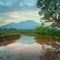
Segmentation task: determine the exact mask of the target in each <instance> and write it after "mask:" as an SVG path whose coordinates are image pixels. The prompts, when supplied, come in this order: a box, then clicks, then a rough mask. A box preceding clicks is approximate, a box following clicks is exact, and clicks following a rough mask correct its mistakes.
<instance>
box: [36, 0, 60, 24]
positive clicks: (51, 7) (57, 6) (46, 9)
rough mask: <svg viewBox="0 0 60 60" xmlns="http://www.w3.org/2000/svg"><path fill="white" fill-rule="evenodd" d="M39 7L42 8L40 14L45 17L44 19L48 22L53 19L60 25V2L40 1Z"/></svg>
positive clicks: (59, 0)
mask: <svg viewBox="0 0 60 60" xmlns="http://www.w3.org/2000/svg"><path fill="white" fill-rule="evenodd" d="M37 7H38V8H40V12H39V14H43V15H44V17H43V18H45V19H48V20H49V19H50V18H52V20H54V21H55V22H57V23H60V0H38V1H37ZM57 15H58V16H57ZM57 17H58V18H57Z"/></svg>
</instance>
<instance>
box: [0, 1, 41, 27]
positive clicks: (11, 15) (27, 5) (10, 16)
mask: <svg viewBox="0 0 60 60" xmlns="http://www.w3.org/2000/svg"><path fill="white" fill-rule="evenodd" d="M36 4H37V0H0V26H1V25H5V24H9V23H12V22H21V21H25V20H33V21H36V22H40V20H39V19H40V16H39V15H38V11H39V9H38V8H37V7H36Z"/></svg>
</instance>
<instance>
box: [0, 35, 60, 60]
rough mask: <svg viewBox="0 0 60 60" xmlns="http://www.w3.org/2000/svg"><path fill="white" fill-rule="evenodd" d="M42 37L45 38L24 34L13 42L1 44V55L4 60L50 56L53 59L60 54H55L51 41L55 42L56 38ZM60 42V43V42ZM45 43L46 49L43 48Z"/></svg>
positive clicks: (41, 58) (38, 58) (42, 58)
mask: <svg viewBox="0 0 60 60" xmlns="http://www.w3.org/2000/svg"><path fill="white" fill-rule="evenodd" d="M42 39H43V38H40V37H39V38H37V37H36V38H35V37H34V36H25V35H22V36H21V37H20V38H19V39H18V40H16V41H14V42H13V43H11V44H9V45H7V46H1V47H0V57H2V58H3V60H49V58H51V59H50V60H52V59H53V58H54V59H56V58H57V57H56V58H55V56H56V55H58V56H60V55H59V54H58V53H59V52H57V54H55V53H56V52H55V51H56V50H55V47H53V46H52V43H51V42H55V41H54V40H53V41H52V40H51V39H50V40H48V39H47V40H46V38H45V39H44V40H42ZM58 43H59V44H60V42H58ZM59 44H58V45H59ZM43 45H44V49H43V48H42V46H43ZM53 45H54V44H53ZM57 49H58V48H57ZM47 57H49V58H47ZM54 59H53V60H54ZM57 59H58V58H57Z"/></svg>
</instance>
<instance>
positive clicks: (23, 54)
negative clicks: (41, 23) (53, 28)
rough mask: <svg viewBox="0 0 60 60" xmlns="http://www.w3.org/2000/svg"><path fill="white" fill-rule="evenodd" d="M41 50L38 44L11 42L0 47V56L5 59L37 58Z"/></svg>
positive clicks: (28, 59)
mask: <svg viewBox="0 0 60 60" xmlns="http://www.w3.org/2000/svg"><path fill="white" fill-rule="evenodd" d="M41 51H42V46H41V45H40V44H37V43H34V44H31V45H29V44H22V43H17V44H16V43H12V44H10V45H8V46H6V47H4V46H2V47H0V56H2V57H3V58H4V59H5V60H19V59H22V60H39V59H40V55H41Z"/></svg>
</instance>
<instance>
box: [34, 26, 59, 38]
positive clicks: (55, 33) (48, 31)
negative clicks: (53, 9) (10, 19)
mask: <svg viewBox="0 0 60 60" xmlns="http://www.w3.org/2000/svg"><path fill="white" fill-rule="evenodd" d="M34 33H36V35H42V36H51V37H58V38H60V30H57V29H56V28H54V27H45V26H40V27H38V28H36V29H35V30H34Z"/></svg>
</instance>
